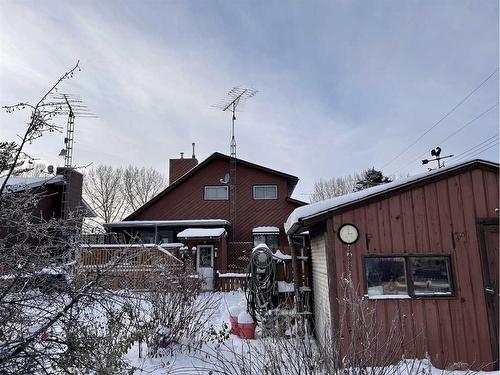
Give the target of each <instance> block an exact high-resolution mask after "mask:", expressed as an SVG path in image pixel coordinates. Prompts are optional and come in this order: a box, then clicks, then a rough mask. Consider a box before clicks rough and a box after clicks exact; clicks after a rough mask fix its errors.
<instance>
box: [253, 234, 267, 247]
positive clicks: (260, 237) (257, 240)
mask: <svg viewBox="0 0 500 375" xmlns="http://www.w3.org/2000/svg"><path fill="white" fill-rule="evenodd" d="M261 243H263V244H265V243H266V236H265V235H264V234H257V235H255V236H253V246H254V247H255V246H257V245H260V244H261Z"/></svg>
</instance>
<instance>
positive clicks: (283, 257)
mask: <svg viewBox="0 0 500 375" xmlns="http://www.w3.org/2000/svg"><path fill="white" fill-rule="evenodd" d="M273 257H275V258H276V259H279V260H292V256H291V255H288V254H283V253H282V252H281V251H280V249H278V250H276V252H275V253H274V254H273Z"/></svg>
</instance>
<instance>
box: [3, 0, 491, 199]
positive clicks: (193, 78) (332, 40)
mask: <svg viewBox="0 0 500 375" xmlns="http://www.w3.org/2000/svg"><path fill="white" fill-rule="evenodd" d="M498 57H499V9H498V1H461V0H450V1H445V0H435V1H430V0H424V1H412V0H410V1H400V0H393V1H390V0H383V1H377V2H375V1H311V2H306V1H284V0H280V1H277V0H267V1H242V0H234V1H229V0H227V1H215V0H214V1H207V0H197V1H193V0H191V1H188V0H186V1H156V0H155V1H151V0H149V1H148V0H146V1H138V0H137V1H127V0H122V1H111V0H110V1H81V2H62V1H54V2H52V1H22V0H16V1H13V0H12V1H7V0H0V105H9V104H15V103H17V102H20V101H28V102H30V103H34V102H36V101H37V99H39V98H40V97H41V96H42V95H43V94H44V93H45V92H46V91H47V89H48V88H49V87H50V86H51V84H52V83H54V82H55V81H56V80H57V78H58V77H59V76H61V75H62V74H63V73H64V72H65V71H67V70H68V69H70V68H71V67H72V66H74V65H75V63H76V61H78V60H80V65H81V67H82V71H81V72H78V73H77V74H76V75H75V76H74V78H73V79H71V80H68V81H65V82H64V84H63V86H62V87H61V89H60V91H62V92H67V93H72V94H76V95H78V96H80V97H81V98H82V99H83V101H84V102H85V104H86V105H87V106H88V108H89V110H90V111H91V112H93V113H95V114H96V115H97V116H98V118H97V119H89V118H78V117H77V119H76V133H75V145H74V147H75V149H74V159H73V160H74V164H75V165H77V166H82V165H87V164H89V163H93V165H98V164H108V165H113V166H126V165H129V164H132V165H137V166H146V167H154V168H155V169H158V170H159V171H161V172H164V173H167V165H168V159H170V158H174V157H178V156H179V153H180V152H185V154H186V155H187V156H190V155H191V143H192V142H196V156H197V158H198V160H200V161H201V160H203V159H205V158H206V157H208V156H209V155H210V154H211V153H213V152H215V151H219V152H223V153H226V154H227V153H229V141H230V124H231V115H230V114H229V113H227V112H226V113H225V112H222V111H221V110H219V109H217V108H215V107H214V106H213V105H214V104H216V103H218V102H220V101H221V100H223V99H224V98H225V96H226V93H227V92H228V91H229V90H230V89H231V88H232V87H234V86H240V87H251V88H255V89H256V90H258V93H257V95H256V96H255V97H253V98H251V99H249V100H247V101H246V102H245V103H244V106H241V111H240V112H239V113H238V114H237V120H236V141H237V154H238V157H239V158H242V159H245V160H248V161H251V162H254V163H257V164H262V165H264V166H267V167H270V168H273V169H277V170H280V171H283V172H286V173H290V174H293V175H296V176H298V177H299V178H300V182H299V184H298V185H297V188H296V190H295V193H294V197H295V198H297V199H301V200H304V201H308V200H309V195H308V194H309V193H311V192H312V187H313V184H314V182H315V181H316V180H318V179H319V178H330V177H333V176H342V175H346V174H349V173H353V172H358V171H361V170H363V169H366V168H370V167H375V168H377V169H382V170H383V172H384V173H385V174H387V175H392V174H396V175H397V174H406V173H410V174H414V173H418V172H422V171H425V170H426V167H425V166H423V165H422V164H421V162H420V160H421V159H423V158H426V157H430V154H429V152H430V150H431V149H432V148H434V147H436V146H440V147H441V148H442V149H443V151H442V155H447V154H455V155H456V156H455V158H451V159H450V163H452V162H453V160H454V159H455V160H457V161H459V160H460V159H459V158H460V157H467V156H476V154H477V153H478V152H479V151H481V150H483V149H486V148H487V147H489V146H492V147H491V148H489V149H487V150H485V152H483V153H481V154H479V155H477V157H480V158H484V159H487V160H493V161H497V162H498V159H499V149H498V144H497V143H496V140H497V139H498V132H499V129H498V122H499V115H498V101H499V92H498V87H499V73H498V70H497V69H498V66H499V61H498ZM492 73H493V75H492ZM490 75H491V77H490V78H489V79H488V80H487V81H486V82H484V81H485V80H486V79H487V78H488V77H489V76H490ZM483 82H484V83H483ZM481 83H482V85H481V87H480V88H479V89H477V90H476V91H475V92H474V93H473V94H472V95H469V94H470V93H471V92H472V91H473V90H474V89H475V88H477V87H478V86H479V85H480V84H481ZM464 99H466V100H464ZM457 104H459V105H458V106H457ZM488 110H489V111H488ZM445 116H446V117H445ZM443 117H445V118H444V119H443V120H442V121H440V120H441V119H442V118H443ZM478 117H479V118H478ZM28 118H29V113H28V112H17V113H15V114H12V113H5V112H4V111H2V112H1V113H0V139H2V140H15V139H16V137H17V134H21V133H22V132H23V131H24V130H25V126H26V123H27V120H28ZM476 118H477V119H476ZM57 121H58V123H60V125H61V127H63V128H64V126H65V123H66V119H65V118H64V117H61V118H60V119H58V120H57ZM471 121H472V122H471ZM436 123H438V124H437V125H436V126H435V127H434V128H433V129H432V130H430V131H429V132H428V133H426V134H425V135H424V136H423V137H422V135H423V134H424V133H425V132H426V131H427V130H428V129H429V128H431V127H433V126H434V125H435V124H436ZM63 139H64V133H57V132H56V133H48V134H47V135H45V136H44V137H42V138H40V139H38V140H36V141H35V142H34V143H33V144H31V145H28V146H27V148H26V151H27V152H28V153H29V154H30V155H32V156H34V157H37V158H39V159H40V160H41V161H43V162H45V163H46V164H54V165H60V164H62V159H61V158H60V157H58V156H57V155H58V154H59V151H60V150H61V148H63V145H64V143H63ZM488 139H489V141H488ZM482 142H485V143H482ZM488 142H490V143H488ZM491 142H493V143H491ZM477 145H479V146H478V147H477V148H474V147H475V146H477ZM409 146H411V147H409ZM481 147H482V148H481ZM467 150H470V152H469V153H468V154H464V152H465V151H467ZM221 177H223V176H221Z"/></svg>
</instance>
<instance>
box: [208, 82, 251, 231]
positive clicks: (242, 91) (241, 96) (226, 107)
mask: <svg viewBox="0 0 500 375" xmlns="http://www.w3.org/2000/svg"><path fill="white" fill-rule="evenodd" d="M255 94H257V90H254V89H250V88H241V87H233V88H232V89H231V90H229V92H228V93H227V96H228V98H229V100H227V99H226V100H225V101H222V102H221V103H219V104H216V105H215V107H217V108H220V109H222V111H223V112H226V111H231V114H232V116H231V141H230V143H229V154H230V158H229V160H230V161H229V206H230V214H231V232H232V241H235V229H236V161H237V159H236V138H235V136H234V123H235V121H236V109H237V108H238V105H239V104H240V103H242V102H243V101H245V100H246V99H250V98H251V97H253V96H255Z"/></svg>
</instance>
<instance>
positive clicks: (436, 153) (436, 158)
mask: <svg viewBox="0 0 500 375" xmlns="http://www.w3.org/2000/svg"><path fill="white" fill-rule="evenodd" d="M440 155H441V147H439V146H437V147H436V148H435V149H433V150H431V156H434V159H430V160H429V159H424V160H422V164H423V165H425V164H428V163H429V162H431V161H437V165H438V169H441V168H443V167H444V162H441V160H442V159H447V158H451V157H453V155H446V156H440ZM429 170H430V171H432V168H429Z"/></svg>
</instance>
